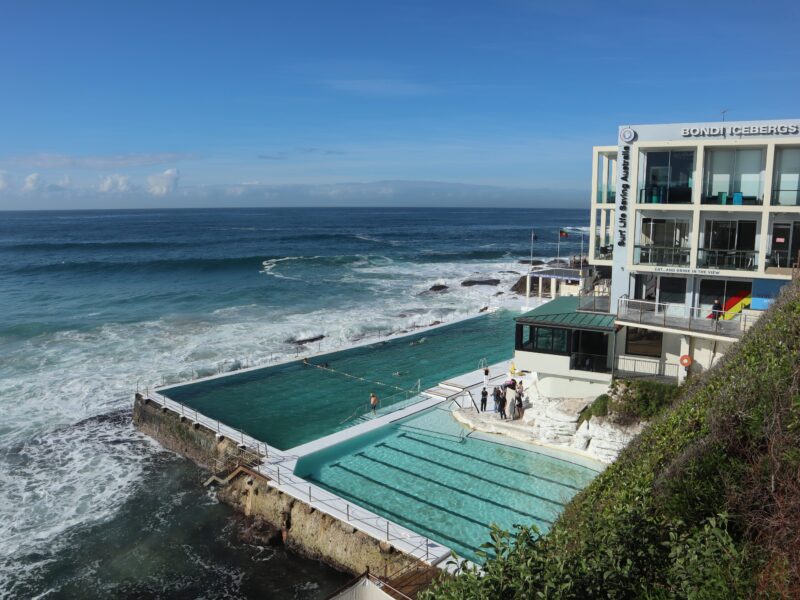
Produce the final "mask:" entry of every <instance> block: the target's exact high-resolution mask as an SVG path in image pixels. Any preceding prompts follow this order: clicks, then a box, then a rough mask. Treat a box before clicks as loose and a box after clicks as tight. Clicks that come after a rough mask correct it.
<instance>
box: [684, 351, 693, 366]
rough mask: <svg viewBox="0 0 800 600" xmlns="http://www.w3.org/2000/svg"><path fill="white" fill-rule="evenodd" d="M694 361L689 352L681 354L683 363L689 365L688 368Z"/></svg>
mask: <svg viewBox="0 0 800 600" xmlns="http://www.w3.org/2000/svg"><path fill="white" fill-rule="evenodd" d="M692 362H693V361H692V357H691V356H689V355H688V354H684V355H683V356H681V365H682V366H684V367H687V368H688V367H691V366H692Z"/></svg>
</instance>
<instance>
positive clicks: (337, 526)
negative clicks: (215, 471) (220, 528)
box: [133, 396, 428, 576]
mask: <svg viewBox="0 0 800 600" xmlns="http://www.w3.org/2000/svg"><path fill="white" fill-rule="evenodd" d="M133 423H134V426H135V427H136V428H137V429H138V430H139V431H141V432H142V433H144V434H145V435H147V436H149V437H151V438H153V439H154V440H155V441H157V442H158V443H159V444H161V445H162V446H163V447H164V448H166V449H168V450H171V451H173V452H176V453H177V454H180V455H181V456H183V457H185V458H188V459H189V460H191V461H192V462H194V463H195V464H197V465H199V466H200V467H202V468H204V469H210V468H211V465H213V464H214V462H215V461H216V460H224V459H225V458H226V457H228V456H234V455H236V454H237V453H238V447H237V445H236V443H234V442H233V441H231V440H229V439H227V438H223V439H221V440H218V438H217V434H216V432H214V431H211V430H210V429H208V428H206V427H203V426H202V425H199V424H197V425H195V424H193V423H192V422H191V421H190V420H188V419H185V418H182V417H181V416H180V415H178V414H176V413H174V412H172V411H170V410H165V409H163V408H162V407H161V406H160V405H159V404H158V403H157V402H155V401H153V400H149V399H147V398H143V397H142V396H137V397H136V399H135V400H134V405H133ZM217 497H218V498H219V500H220V501H222V502H224V503H225V504H228V505H230V506H232V507H233V508H234V509H235V510H237V511H239V512H241V513H243V514H244V515H245V516H247V517H252V518H255V519H261V520H263V521H264V522H266V523H268V524H269V525H270V526H272V527H274V528H275V529H277V530H279V531H280V532H281V534H282V535H281V538H282V539H283V542H284V544H285V545H286V547H288V548H289V549H291V550H293V551H294V552H296V553H298V554H301V555H303V556H305V557H307V558H311V559H314V560H318V561H320V562H323V563H325V564H327V565H329V566H331V567H333V568H335V569H338V570H341V571H346V572H349V573H352V574H355V575H360V574H361V573H364V572H365V571H367V570H369V571H370V572H371V573H374V574H375V575H378V576H381V575H384V574H391V573H394V572H397V571H401V570H402V571H405V570H407V569H412V568H415V567H416V568H421V569H422V568H428V565H426V564H425V563H423V562H421V561H419V560H417V559H415V558H413V557H412V556H409V555H407V554H404V553H402V552H400V551H398V550H397V549H396V548H394V547H393V546H391V545H390V544H388V543H387V542H385V541H380V540H377V539H375V538H373V537H371V536H369V535H367V534H365V533H363V532H361V531H358V530H357V529H356V528H355V527H353V526H352V525H350V524H349V523H345V522H344V521H340V520H339V519H336V518H335V517H332V516H331V515H328V514H326V513H323V512H320V511H319V510H317V509H316V508H314V507H312V506H310V505H309V504H306V503H305V502H302V501H301V500H298V499H297V498H294V497H293V496H290V495H289V494H286V493H284V492H282V491H280V490H277V489H275V488H273V487H270V486H269V485H268V483H267V480H266V479H262V478H256V477H248V476H239V477H235V478H233V479H232V480H231V481H230V482H228V483H223V484H222V485H221V486H220V487H219V490H218V492H217Z"/></svg>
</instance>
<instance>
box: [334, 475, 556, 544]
mask: <svg viewBox="0 0 800 600" xmlns="http://www.w3.org/2000/svg"><path fill="white" fill-rule="evenodd" d="M338 467H339V468H340V469H342V470H343V471H347V472H348V473H350V474H351V475H355V476H356V477H361V478H362V479H366V480H367V481H369V482H370V483H374V484H375V485H377V486H378V487H382V488H384V489H387V490H392V491H394V492H396V493H398V494H400V495H401V496H406V497H407V498H411V499H412V500H416V501H417V502H420V503H421V504H426V505H427V506H430V507H431V508H435V509H437V510H440V511H442V512H445V513H448V514H450V515H452V516H454V517H456V518H457V519H461V520H462V521H469V522H470V523H474V524H475V525H479V526H480V527H483V528H486V529H488V528H489V526H488V525H487V524H486V523H484V522H483V521H479V520H477V519H473V518H472V517H468V516H466V515H462V514H459V513H457V512H455V511H454V510H451V509H449V508H447V507H446V506H442V505H441V504H436V503H435V502H429V501H428V500H425V499H424V498H420V497H419V496H417V495H416V494H412V493H411V492H407V491H405V490H402V489H399V488H396V487H394V486H391V485H388V484H386V483H384V482H383V481H379V480H377V479H374V478H372V477H369V476H368V475H364V474H363V473H359V472H358V471H356V470H354V469H351V468H350V467H345V466H344V465H342V464H339V465H338ZM530 518H532V519H534V520H538V519H537V518H536V517H533V516H531V517H530ZM549 523H552V521H550V522H549Z"/></svg>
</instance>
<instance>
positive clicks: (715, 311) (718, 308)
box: [711, 298, 722, 321]
mask: <svg viewBox="0 0 800 600" xmlns="http://www.w3.org/2000/svg"><path fill="white" fill-rule="evenodd" d="M721 316H722V303H721V302H720V301H719V298H717V299H716V300H714V304H712V305H711V318H712V319H714V320H715V321H719V318H720V317H721Z"/></svg>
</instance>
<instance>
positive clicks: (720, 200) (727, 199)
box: [702, 192, 764, 206]
mask: <svg viewBox="0 0 800 600" xmlns="http://www.w3.org/2000/svg"><path fill="white" fill-rule="evenodd" d="M702 202H703V204H717V205H721V206H760V205H761V204H763V203H764V199H763V198H761V197H760V196H745V195H743V194H742V193H741V192H734V193H733V194H729V193H727V192H720V193H719V194H717V195H715V196H703V200H702Z"/></svg>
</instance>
